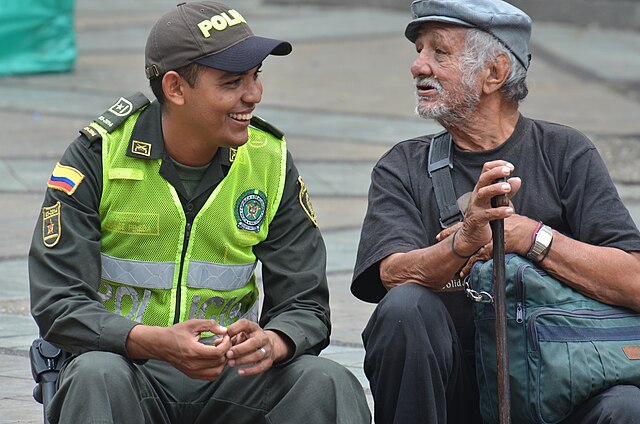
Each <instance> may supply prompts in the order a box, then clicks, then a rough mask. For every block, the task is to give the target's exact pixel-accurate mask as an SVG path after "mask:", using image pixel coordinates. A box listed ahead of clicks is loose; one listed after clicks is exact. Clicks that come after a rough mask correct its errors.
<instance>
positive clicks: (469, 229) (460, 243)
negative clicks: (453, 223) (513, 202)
mask: <svg viewBox="0 0 640 424" xmlns="http://www.w3.org/2000/svg"><path fill="white" fill-rule="evenodd" d="M513 169H514V168H513V165H512V164H510V163H509V162H506V161H503V160H496V161H492V162H487V163H485V164H484V166H483V167H482V172H481V174H480V177H479V178H478V182H477V183H476V186H475V187H474V189H473V192H472V193H471V198H470V199H469V204H468V205H467V210H466V211H465V213H464V221H463V222H462V227H461V228H460V229H459V230H458V234H457V236H456V246H455V247H456V251H457V252H459V253H460V254H461V255H465V254H472V253H473V252H476V251H477V250H478V249H480V248H482V247H483V246H484V245H486V244H488V243H490V242H491V237H492V235H491V227H490V226H489V222H490V221H493V220H496V219H506V218H508V217H510V216H511V215H513V213H514V211H513V208H512V207H511V206H501V207H498V208H494V207H492V206H491V199H492V198H494V197H496V196H499V195H504V194H506V195H507V196H508V197H509V198H511V197H513V196H514V195H515V194H516V193H517V191H518V190H519V189H520V184H521V181H520V178H518V177H513V178H509V180H508V181H506V182H503V181H498V182H496V181H497V180H500V179H502V178H506V177H508V176H509V175H511V172H512V171H513Z"/></svg>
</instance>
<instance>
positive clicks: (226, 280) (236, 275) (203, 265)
mask: <svg viewBox="0 0 640 424" xmlns="http://www.w3.org/2000/svg"><path fill="white" fill-rule="evenodd" d="M256 264H257V262H253V263H250V264H243V265H231V264H225V265H223V264H214V263H211V262H202V261H191V262H190V263H189V275H188V278H187V286H189V287H193V288H198V289H214V290H236V289H241V288H243V287H244V286H246V285H247V282H248V281H249V279H250V278H251V276H252V275H253V271H254V269H255V268H256Z"/></svg>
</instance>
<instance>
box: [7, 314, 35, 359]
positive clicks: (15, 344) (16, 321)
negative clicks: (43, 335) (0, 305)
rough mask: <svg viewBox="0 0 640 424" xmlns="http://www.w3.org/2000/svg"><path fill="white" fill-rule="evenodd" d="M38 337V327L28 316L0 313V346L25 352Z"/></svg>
mask: <svg viewBox="0 0 640 424" xmlns="http://www.w3.org/2000/svg"><path fill="white" fill-rule="evenodd" d="M36 337H38V327H37V326H36V323H35V322H34V320H33V318H31V317H30V316H17V315H0V347H2V349H3V350H5V351H7V350H8V351H12V352H13V351H21V352H26V351H28V350H29V346H31V343H32V342H33V340H34V339H35V338H36Z"/></svg>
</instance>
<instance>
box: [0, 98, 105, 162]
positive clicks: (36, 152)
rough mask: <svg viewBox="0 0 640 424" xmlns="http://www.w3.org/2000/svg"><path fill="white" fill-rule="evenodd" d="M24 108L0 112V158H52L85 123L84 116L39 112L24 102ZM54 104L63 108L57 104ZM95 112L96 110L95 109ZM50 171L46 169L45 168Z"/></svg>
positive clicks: (57, 154)
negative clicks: (0, 124) (65, 115)
mask: <svg viewBox="0 0 640 424" xmlns="http://www.w3.org/2000/svg"><path fill="white" fill-rule="evenodd" d="M27 106H28V107H29V109H28V110H27V111H23V112H19V111H16V110H11V111H8V110H3V111H0V122H2V135H1V136H0V137H1V140H2V142H1V145H2V148H0V159H9V158H10V159H18V158H25V157H29V158H55V159H57V158H58V157H59V156H60V154H61V153H62V152H63V151H64V149H66V148H67V145H68V144H69V143H70V142H71V141H72V140H73V139H74V138H75V137H76V136H77V135H78V130H79V129H80V128H82V127H84V126H85V125H86V124H87V120H86V119H84V118H74V117H62V116H55V115H51V114H42V113H40V112H39V111H37V110H32V109H31V106H29V105H27ZM58 107H63V106H62V105H58ZM98 113H99V112H98ZM49 171H50V170H49Z"/></svg>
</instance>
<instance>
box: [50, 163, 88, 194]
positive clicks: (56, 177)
mask: <svg viewBox="0 0 640 424" xmlns="http://www.w3.org/2000/svg"><path fill="white" fill-rule="evenodd" d="M83 179H84V175H83V174H82V172H80V171H78V170H77V169H75V168H72V167H70V166H64V165H60V163H59V162H58V163H57V164H56V167H55V168H54V170H53V173H52V174H51V177H50V178H49V181H48V182H47V187H49V188H52V189H55V190H61V191H64V192H65V193H67V194H68V195H72V194H73V192H74V191H76V189H77V188H78V186H79V185H80V183H81V182H82V180H83Z"/></svg>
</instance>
